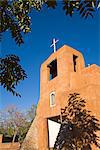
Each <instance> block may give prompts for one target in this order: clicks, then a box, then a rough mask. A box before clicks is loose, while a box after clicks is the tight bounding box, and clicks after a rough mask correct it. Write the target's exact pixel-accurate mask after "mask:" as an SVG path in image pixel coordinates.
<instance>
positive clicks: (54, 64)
mask: <svg viewBox="0 0 100 150" xmlns="http://www.w3.org/2000/svg"><path fill="white" fill-rule="evenodd" d="M48 67H49V68H50V80H52V79H53V78H55V77H56V76H57V60H56V59H55V60H53V61H52V62H51V63H50V64H49V65H48Z"/></svg>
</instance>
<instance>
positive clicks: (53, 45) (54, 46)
mask: <svg viewBox="0 0 100 150" xmlns="http://www.w3.org/2000/svg"><path fill="white" fill-rule="evenodd" d="M58 41H59V40H56V39H55V38H54V39H53V40H52V44H51V46H50V47H53V48H54V53H55V52H56V43H57V42H58Z"/></svg>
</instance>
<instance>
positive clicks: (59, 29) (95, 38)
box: [0, 6, 100, 111]
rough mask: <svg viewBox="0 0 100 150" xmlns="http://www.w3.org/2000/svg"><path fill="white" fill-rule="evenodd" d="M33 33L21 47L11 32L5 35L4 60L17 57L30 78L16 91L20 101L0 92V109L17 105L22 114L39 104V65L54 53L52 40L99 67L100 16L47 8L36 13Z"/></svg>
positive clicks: (3, 44) (3, 43)
mask: <svg viewBox="0 0 100 150" xmlns="http://www.w3.org/2000/svg"><path fill="white" fill-rule="evenodd" d="M31 17H32V25H31V28H32V32H31V33H29V34H27V35H26V36H25V37H24V41H25V43H24V44H23V45H22V46H20V47H18V46H17V45H16V43H15V41H14V40H13V39H12V38H11V35H10V33H9V32H7V33H5V34H4V36H3V40H2V43H1V46H2V54H1V55H2V56H5V55H7V54H16V55H18V56H19V57H20V59H21V65H22V66H23V68H24V69H25V70H26V73H27V76H28V78H27V79H26V80H24V81H22V82H21V83H20V85H19V86H18V87H17V91H18V92H19V93H20V94H21V96H22V97H21V98H20V97H15V96H12V94H11V93H9V92H6V91H5V90H4V89H3V88H1V95H0V109H3V108H4V107H6V106H7V105H10V104H11V105H12V104H13V105H17V107H18V108H19V109H21V110H23V111H25V110H27V109H28V108H30V107H31V105H32V104H33V103H34V104H37V102H38V100H39V84H40V80H39V78H40V65H41V63H42V62H43V61H44V60H45V59H46V58H47V57H49V55H50V54H51V53H52V52H53V50H52V49H51V48H50V44H51V40H52V38H53V37H55V38H57V39H59V43H58V45H57V48H60V47H61V46H63V45H64V44H66V45H69V46H71V47H73V48H75V49H77V50H79V51H80V52H82V53H83V56H84V58H85V61H86V64H94V63H95V64H97V65H100V31H99V30H100V29H99V26H100V15H99V14H98V13H97V14H95V16H94V18H93V19H91V18H89V19H87V20H85V19H82V18H80V16H79V15H78V14H76V15H74V16H73V17H72V18H70V17H67V16H66V15H65V12H64V11H63V10H62V8H60V6H59V7H57V8H56V9H55V10H53V9H47V8H44V9H42V10H41V11H40V12H37V11H33V12H32V13H31Z"/></svg>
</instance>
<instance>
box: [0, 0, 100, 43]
mask: <svg viewBox="0 0 100 150" xmlns="http://www.w3.org/2000/svg"><path fill="white" fill-rule="evenodd" d="M58 3H59V1H57V0H1V1H0V16H1V17H2V18H1V23H0V33H3V32H5V31H7V30H10V32H11V35H12V38H14V39H15V41H16V43H17V44H18V45H20V44H22V43H23V42H24V41H23V37H22V33H24V34H26V33H28V32H30V31H31V27H30V25H31V17H30V12H31V11H32V10H33V9H36V10H38V11H39V10H41V8H42V7H43V6H44V5H46V6H47V7H49V8H56V6H57V4H58ZM60 3H61V4H62V7H63V9H64V10H65V12H66V15H70V16H73V14H74V13H76V12H79V14H80V16H81V17H84V18H88V17H89V16H91V17H93V13H94V12H96V11H97V10H98V9H99V8H100V0H61V1H60ZM0 38H1V34H0Z"/></svg>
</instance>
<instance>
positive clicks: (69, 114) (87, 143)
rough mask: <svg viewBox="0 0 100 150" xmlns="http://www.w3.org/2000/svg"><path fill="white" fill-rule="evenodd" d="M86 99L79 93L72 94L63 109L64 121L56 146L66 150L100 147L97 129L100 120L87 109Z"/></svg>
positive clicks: (88, 149)
mask: <svg viewBox="0 0 100 150" xmlns="http://www.w3.org/2000/svg"><path fill="white" fill-rule="evenodd" d="M85 103H86V102H85V99H83V98H81V97H80V95H79V94H78V93H73V94H70V96H69V99H68V105H67V106H66V107H65V108H64V109H62V110H61V116H62V119H61V120H62V122H61V127H60V131H59V133H58V136H57V139H56V142H55V145H54V148H55V149H63V148H64V149H65V150H91V148H92V147H91V146H92V145H93V144H94V145H95V146H96V147H98V148H100V144H99V138H100V137H98V136H97V133H96V132H97V131H100V124H99V120H98V119H96V117H95V116H93V115H91V112H90V111H88V110H86V109H85Z"/></svg>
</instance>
